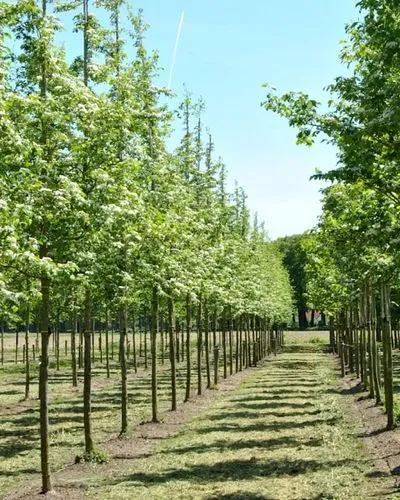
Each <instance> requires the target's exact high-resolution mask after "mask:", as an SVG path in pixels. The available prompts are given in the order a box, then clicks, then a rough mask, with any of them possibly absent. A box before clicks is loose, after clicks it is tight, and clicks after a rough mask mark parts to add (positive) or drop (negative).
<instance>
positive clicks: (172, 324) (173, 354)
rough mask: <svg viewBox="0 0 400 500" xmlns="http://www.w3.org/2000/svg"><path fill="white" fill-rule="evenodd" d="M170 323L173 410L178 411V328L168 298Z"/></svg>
mask: <svg viewBox="0 0 400 500" xmlns="http://www.w3.org/2000/svg"><path fill="white" fill-rule="evenodd" d="M168 319H169V321H168V323H169V358H170V363H171V410H172V411H175V410H176V352H175V346H176V342H175V340H176V328H175V326H176V325H175V307H174V301H173V299H172V298H171V297H169V298H168Z"/></svg>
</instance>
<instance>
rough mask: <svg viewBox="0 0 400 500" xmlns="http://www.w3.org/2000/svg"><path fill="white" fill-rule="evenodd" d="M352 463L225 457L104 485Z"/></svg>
mask: <svg viewBox="0 0 400 500" xmlns="http://www.w3.org/2000/svg"><path fill="white" fill-rule="evenodd" d="M350 463H356V461H355V460H349V459H343V460H331V461H329V460H327V461H326V462H320V461H316V460H289V459H281V460H266V461H261V460H256V459H254V458H251V459H248V460H246V459H242V460H227V461H224V462H217V463H215V464H207V463H202V464H196V465H191V466H190V467H187V468H179V469H172V470H171V469H168V470H165V471H161V472H137V473H133V474H127V475H124V476H120V477H118V478H116V479H115V480H112V481H110V482H108V481H107V484H108V485H117V484H121V483H132V485H129V484H126V485H125V486H124V488H128V487H129V486H132V487H135V486H138V485H140V484H141V485H145V486H148V485H157V484H164V483H168V482H172V481H192V482H194V483H196V482H197V483H209V482H211V481H218V482H222V481H244V480H251V479H252V478H262V477H271V476H276V477H279V476H285V475H286V476H295V475H299V474H307V473H309V472H316V471H320V470H333V469H334V468H336V467H342V466H348V465H349V464H350Z"/></svg>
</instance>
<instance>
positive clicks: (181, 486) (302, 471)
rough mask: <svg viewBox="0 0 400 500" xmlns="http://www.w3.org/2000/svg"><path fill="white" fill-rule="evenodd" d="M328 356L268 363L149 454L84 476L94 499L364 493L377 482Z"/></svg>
mask: <svg viewBox="0 0 400 500" xmlns="http://www.w3.org/2000/svg"><path fill="white" fill-rule="evenodd" d="M369 472H370V466H369V464H368V457H366V456H365V454H364V451H363V449H362V447H361V444H360V441H359V439H357V428H356V427H355V426H354V424H352V423H351V422H350V421H349V420H348V418H347V417H345V413H344V408H343V402H342V396H341V395H340V391H339V390H338V388H337V378H336V374H335V371H334V366H333V361H332V359H331V358H329V357H328V356H326V355H325V354H323V353H321V352H316V353H315V352H313V353H293V352H290V353H287V354H284V355H281V356H279V357H278V358H277V359H275V360H274V361H272V362H267V363H265V364H264V366H263V367H262V368H260V369H259V370H257V371H256V372H254V373H253V374H252V375H251V376H250V377H249V378H248V379H247V380H246V381H245V382H244V383H243V384H242V385H241V386H240V387H239V388H237V389H236V390H235V391H234V392H233V393H231V394H230V395H229V396H227V397H226V398H224V399H223V400H221V401H219V402H218V403H217V404H216V405H214V406H213V407H212V408H210V409H209V410H207V411H206V412H205V413H203V414H201V415H199V416H198V417H197V418H196V419H195V420H193V421H192V422H191V423H190V424H188V425H186V426H185V427H184V429H183V430H182V431H181V432H179V433H178V434H177V435H176V436H175V437H172V438H169V439H168V440H166V441H165V442H164V443H163V444H162V445H160V446H159V447H158V449H157V450H156V453H154V454H152V455H151V456H150V457H148V458H143V459H138V460H135V461H134V463H132V466H131V468H130V470H123V471H121V472H120V473H119V474H117V475H115V471H113V474H112V475H110V476H108V477H107V475H105V476H102V477H101V478H100V477H96V475H94V476H93V477H91V478H90V477H89V478H87V481H86V487H87V490H86V495H87V496H88V497H89V498H110V499H113V498H138V499H140V498H143V499H145V498H152V499H164V498H169V497H174V498H206V499H214V498H215V499H217V498H218V499H220V498H230V499H240V498H243V499H269V498H271V499H272V498H273V499H306V498H307V499H317V498H320V499H364V498H369V497H370V495H371V494H372V493H373V492H376V491H377V489H378V487H379V479H377V478H374V479H373V480H372V479H371V478H370V477H368V473H369Z"/></svg>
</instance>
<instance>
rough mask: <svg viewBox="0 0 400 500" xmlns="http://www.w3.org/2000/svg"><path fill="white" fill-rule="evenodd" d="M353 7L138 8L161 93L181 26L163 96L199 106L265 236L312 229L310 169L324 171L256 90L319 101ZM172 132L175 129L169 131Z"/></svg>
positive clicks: (341, 3)
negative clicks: (155, 57)
mask: <svg viewBox="0 0 400 500" xmlns="http://www.w3.org/2000/svg"><path fill="white" fill-rule="evenodd" d="M355 3H356V2H355V0H246V1H245V2H244V1H239V0H140V1H138V2H134V3H133V7H134V8H143V10H144V17H145V20H146V22H148V23H149V24H150V30H149V32H148V34H147V44H148V46H149V47H150V48H157V49H158V51H159V53H160V62H161V66H163V67H164V74H162V75H161V79H162V82H163V83H164V84H165V85H166V84H167V81H168V74H169V69H170V62H171V56H172V52H173V48H174V44H175V37H176V31H177V26H178V22H179V18H180V16H181V13H182V11H184V12H185V22H184V27H183V32H182V37H181V40H180V45H179V49H178V53H177V60H176V66H175V72H174V78H173V85H172V88H173V90H174V91H175V92H176V93H177V96H178V97H177V102H178V99H179V97H181V96H182V94H183V89H184V86H186V88H187V89H188V90H189V91H191V92H192V94H193V96H202V97H203V98H204V100H205V101H206V104H207V109H206V111H205V116H204V121H205V124H206V125H207V126H208V127H209V129H210V130H211V132H212V134H213V137H214V142H215V145H216V152H217V153H218V155H220V156H221V157H222V158H223V160H224V161H225V163H226V165H227V169H228V173H229V179H230V183H231V184H232V185H233V182H234V180H237V181H238V182H239V184H240V185H241V186H243V187H244V189H245V190H246V192H247V194H248V204H249V206H250V208H251V210H252V211H253V212H254V211H257V212H258V214H259V218H260V219H263V220H264V221H265V222H266V227H267V230H268V232H269V234H270V236H271V237H272V238H275V237H278V236H283V235H286V234H293V233H298V232H302V231H304V230H305V229H308V228H311V227H312V226H313V225H315V223H316V220H317V217H318V214H319V212H320V204H319V199H320V193H319V189H320V188H321V186H322V184H320V183H317V182H316V181H309V177H310V176H311V175H312V174H313V173H314V171H315V168H320V169H322V170H326V169H330V168H333V167H334V166H335V164H336V159H335V151H334V150H333V149H332V148H331V147H329V146H327V145H323V144H321V145H317V146H315V147H313V148H311V149H310V148H306V147H304V146H303V147H299V146H296V145H295V132H294V130H291V129H290V128H289V127H288V125H287V124H286V122H285V121H284V120H282V119H280V118H279V117H277V116H275V115H273V114H272V113H267V112H266V111H265V110H263V109H262V108H261V107H260V103H261V101H262V100H263V97H264V91H263V89H262V87H261V86H262V84H263V83H264V82H269V83H270V84H272V85H273V86H274V87H276V88H278V89H279V90H282V91H287V90H302V91H305V92H308V93H310V94H311V95H312V96H313V97H314V98H316V99H317V100H321V101H325V100H326V94H325V93H324V92H323V88H324V86H326V85H327V84H329V83H330V82H331V81H332V80H333V78H334V77H335V76H337V75H339V74H341V73H343V72H344V71H345V69H344V68H343V67H342V66H341V65H340V63H339V57H338V54H339V50H340V44H339V42H340V40H341V39H343V38H344V26H345V24H346V23H347V22H350V21H352V20H355V19H356V18H357V17H358V11H357V9H356V7H355ZM177 126H178V127H179V126H180V124H179V123H178V124H177Z"/></svg>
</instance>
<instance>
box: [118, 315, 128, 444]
mask: <svg viewBox="0 0 400 500" xmlns="http://www.w3.org/2000/svg"><path fill="white" fill-rule="evenodd" d="M120 317H121V320H120V332H119V364H120V369H121V432H120V433H119V435H120V437H123V436H125V434H126V433H127V430H128V387H127V366H126V332H127V326H128V313H127V310H126V306H124V307H123V309H122V311H121V315H120Z"/></svg>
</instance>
